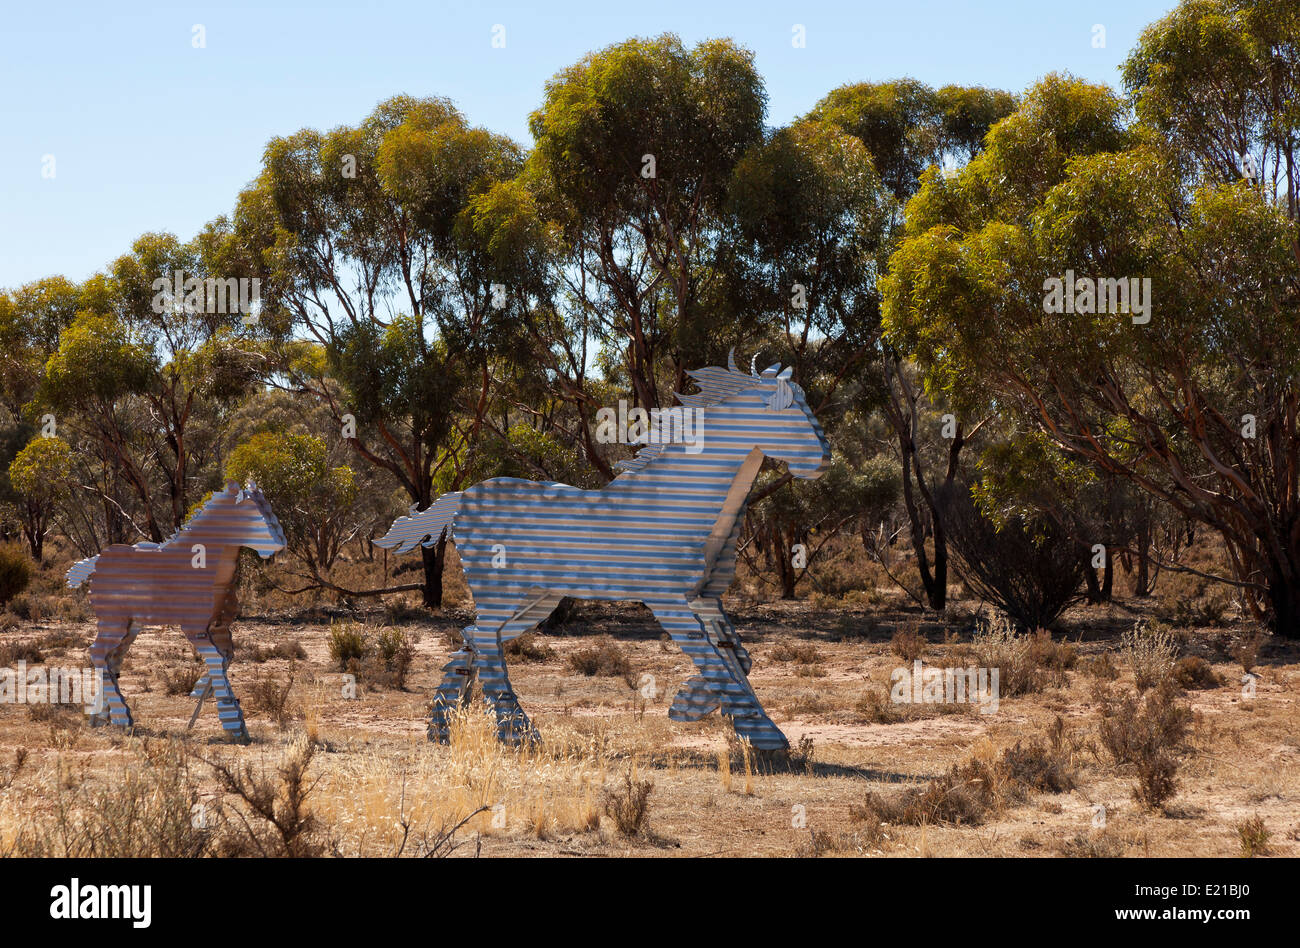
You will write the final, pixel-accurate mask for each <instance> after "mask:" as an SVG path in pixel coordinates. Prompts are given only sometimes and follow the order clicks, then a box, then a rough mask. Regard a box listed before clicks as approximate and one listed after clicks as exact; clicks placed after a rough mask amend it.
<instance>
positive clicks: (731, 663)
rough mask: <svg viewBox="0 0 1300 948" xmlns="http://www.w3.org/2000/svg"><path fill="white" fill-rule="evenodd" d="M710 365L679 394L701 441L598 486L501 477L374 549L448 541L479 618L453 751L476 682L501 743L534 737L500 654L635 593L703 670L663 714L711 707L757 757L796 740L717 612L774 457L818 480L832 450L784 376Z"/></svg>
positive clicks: (670, 446)
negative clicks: (599, 602)
mask: <svg viewBox="0 0 1300 948" xmlns="http://www.w3.org/2000/svg"><path fill="white" fill-rule="evenodd" d="M728 363H729V367H728V368H725V369H724V368H719V367H710V368H704V369H699V370H697V371H694V372H691V373H689V374H690V375H691V377H692V378H693V379H695V381H696V383H697V384H698V386H699V388H700V391H699V392H698V393H697V394H694V395H678V396H677V397H678V399H679V400H680V401H681V403H682V405H683V406H685V407H686V408H688V409H691V410H693V411H696V412H698V413H699V417H700V423H701V427H700V429H699V431H698V440H697V441H696V442H694V443H689V444H688V443H684V442H682V441H678V442H677V443H651V444H647V445H646V446H645V447H643V448H642V449H641V450H640V451H639V452H638V454H637V455H636V457H635V458H633V459H632V460H630V461H627V462H624V464H623V466H624V468H625V470H624V472H623V473H621V474H620V475H619V476H618V477H616V478H615V479H614V480H613V481H611V482H610V483H609V484H608V485H607V486H606V487H605V488H604V489H603V490H580V489H579V488H576V487H570V486H568V485H567V484H557V483H545V482H537V481H529V480H523V479H520V478H514V477H499V478H493V479H491V480H487V481H483V482H482V483H480V484H476V485H475V486H473V487H471V488H469V489H467V490H465V491H463V492H458V493H452V494H445V495H443V496H442V497H440V498H438V500H437V501H436V502H435V503H434V504H433V505H432V506H430V507H429V508H428V509H427V510H424V511H422V512H418V513H417V512H416V511H415V510H414V508H412V511H411V516H409V517H400V518H398V520H397V521H396V522H395V523H394V524H393V525H392V527H391V528H390V529H389V531H388V533H387V535H386V536H384V537H383V538H381V539H379V540H376V541H375V542H376V543H377V544H378V545H380V546H382V547H385V548H388V549H393V550H396V551H397V552H399V553H406V552H409V551H410V550H412V549H414V548H415V546H416V545H417V544H424V545H426V546H428V545H430V544H433V543H436V542H437V541H438V539H439V537H440V536H441V535H442V532H443V530H444V529H449V530H451V531H452V532H453V534H454V537H455V541H456V549H457V551H458V552H459V554H460V558H461V562H462V563H463V564H464V568H465V578H466V581H467V582H468V584H469V586H470V589H471V591H472V593H473V595H474V602H475V604H476V605H477V607H478V616H477V619H476V621H475V623H474V625H471V626H468V627H467V628H466V629H465V630H464V633H463V634H464V640H465V648H464V649H463V650H461V651H458V652H456V653H454V654H453V656H452V660H451V662H450V663H448V664H447V665H446V667H445V668H444V669H443V671H444V677H443V680H442V683H441V685H440V686H439V687H438V690H437V692H436V694H435V697H434V702H433V711H432V715H431V719H430V725H429V737H430V738H431V739H433V740H439V741H444V742H445V741H446V740H447V736H448V712H449V711H450V710H451V709H452V708H453V707H455V706H456V705H457V704H458V703H460V702H462V701H464V700H465V699H466V698H467V696H468V693H469V687H470V683H471V680H472V679H473V677H475V676H477V678H478V680H479V682H480V683H481V687H482V691H483V694H484V697H485V698H486V699H487V700H488V701H490V702H491V704H492V706H493V708H494V709H495V712H496V717H497V726H498V736H499V737H500V739H501V740H504V741H509V742H517V741H520V740H525V739H531V738H533V737H534V736H535V735H534V732H533V730H532V726H531V725H530V723H529V721H528V717H527V716H526V715H525V714H524V712H523V709H522V708H520V706H519V702H518V700H517V699H516V697H515V695H514V692H513V691H512V690H511V687H510V680H509V677H508V676H507V673H506V666H505V660H504V657H503V654H502V645H503V643H504V642H506V641H508V640H509V639H512V638H515V637H516V636H518V635H521V634H523V633H524V632H526V631H528V630H529V629H532V628H533V627H535V626H536V625H537V623H539V622H541V621H542V620H543V619H545V618H546V617H547V616H548V615H550V613H551V611H552V610H553V609H554V608H555V607H556V605H557V604H558V603H559V601H560V599H561V598H562V597H564V596H573V597H576V598H581V599H606V600H620V599H638V600H641V601H642V602H644V603H645V604H646V605H647V606H648V607H649V608H650V609H651V611H652V612H653V613H654V615H655V618H656V619H658V621H659V623H660V624H661V625H662V626H663V627H664V629H666V630H667V632H668V634H669V635H671V636H672V638H673V641H675V642H676V643H677V644H678V645H679V646H680V647H681V648H682V650H683V651H685V653H686V654H687V655H688V656H689V657H690V658H691V659H692V661H694V663H695V667H696V675H695V676H694V677H692V678H691V679H689V680H688V681H687V682H686V684H685V685H684V686H683V688H682V690H681V691H680V692H679V693H678V694H677V696H676V698H675V699H674V701H673V704H672V707H671V709H670V711H669V716H670V717H672V718H673V719H674V720H678V721H694V720H698V719H699V718H701V717H703V716H704V715H706V714H708V713H709V712H711V711H713V710H715V709H719V708H720V709H721V711H722V713H723V714H725V715H728V716H729V717H731V719H732V721H733V723H734V725H735V729H736V733H737V734H739V735H740V736H742V737H744V738H747V739H748V740H749V741H750V743H751V744H752V746H754V747H756V748H760V749H782V748H786V747H788V746H789V744H788V742H787V741H786V739H785V735H784V734H782V733H781V731H780V729H779V728H777V726H776V725H775V724H774V723H773V722H772V720H771V719H770V718H769V717H768V716H767V714H766V713H765V712H764V711H763V708H762V706H761V705H760V704H759V701H758V698H757V697H756V696H755V694H754V690H753V688H752V687H751V686H750V684H749V679H748V673H749V669H750V658H749V654H748V653H747V652H746V651H745V649H744V647H743V646H742V645H741V644H740V637H739V635H737V633H736V630H735V628H734V627H733V626H732V624H731V622H730V620H729V619H728V618H727V615H726V613H725V612H723V609H722V598H721V597H722V594H723V593H724V592H725V591H726V589H727V587H728V586H729V585H730V584H731V581H732V579H733V577H734V576H735V572H736V542H737V538H738V537H739V535H740V525H741V523H742V521H743V519H744V512H745V503H746V499H747V497H748V495H749V491H750V487H751V486H752V485H753V482H754V478H755V477H756V476H757V474H758V471H759V467H760V466H761V465H762V462H763V458H764V456H767V457H770V458H773V459H776V460H783V461H785V462H786V463H787V464H788V465H789V470H790V472H791V473H792V474H794V475H796V476H798V477H804V478H815V477H818V476H820V475H821V474H822V473H823V472H824V471H825V470H826V468H827V466H828V465H829V464H830V445H829V443H828V442H827V440H826V436H825V434H824V433H823V432H822V428H821V425H819V424H818V423H817V419H816V418H815V417H814V416H813V414H812V412H811V410H810V409H809V408H808V403H807V401H806V400H805V398H804V393H803V390H802V389H800V387H799V386H798V385H796V384H795V383H794V382H792V381H790V369H788V368H787V369H785V370H784V371H782V370H781V367H780V366H779V365H774V366H771V367H770V368H768V369H767V370H765V371H764V372H763V373H762V374H757V373H754V372H749V373H746V372H743V371H740V370H738V369H737V368H736V363H735V357H734V353H733V354H732V356H731V358H729V360H728Z"/></svg>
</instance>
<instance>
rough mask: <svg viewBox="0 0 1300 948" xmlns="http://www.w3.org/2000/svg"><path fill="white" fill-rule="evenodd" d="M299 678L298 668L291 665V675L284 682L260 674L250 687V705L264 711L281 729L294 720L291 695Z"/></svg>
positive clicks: (253, 708) (254, 708) (255, 709)
mask: <svg viewBox="0 0 1300 948" xmlns="http://www.w3.org/2000/svg"><path fill="white" fill-rule="evenodd" d="M296 677H297V668H296V667H295V666H294V665H293V664H290V665H289V673H288V675H287V676H286V677H285V679H284V681H283V682H280V681H277V680H276V679H275V678H273V677H271V676H270V675H264V674H261V673H260V672H259V674H258V675H257V677H256V678H254V679H253V681H252V682H251V683H250V685H249V686H248V705H249V707H250V708H251V709H252V710H254V711H264V712H266V714H267V716H268V717H270V719H271V720H272V721H274V722H275V723H276V725H277V726H279V727H284V726H285V725H287V724H288V723H289V722H290V721H291V720H292V718H293V715H292V714H291V713H290V710H289V693H290V692H291V691H292V690H293V682H294V679H295V678H296Z"/></svg>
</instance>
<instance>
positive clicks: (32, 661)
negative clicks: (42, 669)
mask: <svg viewBox="0 0 1300 948" xmlns="http://www.w3.org/2000/svg"><path fill="white" fill-rule="evenodd" d="M43 661H45V654H44V653H43V652H42V651H41V650H40V648H39V647H38V646H37V645H36V643H35V642H0V666H4V667H6V668H8V667H11V666H13V665H16V664H17V663H18V662H26V663H27V664H29V665H36V664H39V663H40V662H43Z"/></svg>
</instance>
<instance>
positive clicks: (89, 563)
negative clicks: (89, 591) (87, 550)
mask: <svg viewBox="0 0 1300 948" xmlns="http://www.w3.org/2000/svg"><path fill="white" fill-rule="evenodd" d="M97 559H99V557H98V556H92V557H90V558H88V559H84V560H78V561H77V562H75V563H73V564H72V568H71V569H69V570H68V585H69V586H71V587H72V588H73V589H76V588H77V587H79V586H80V585H81V584H82V583H84V582H85V581H86V578H87V577H88V576H90V574H91V573H93V572H94V571H95V560H97Z"/></svg>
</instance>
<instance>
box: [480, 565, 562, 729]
mask: <svg viewBox="0 0 1300 948" xmlns="http://www.w3.org/2000/svg"><path fill="white" fill-rule="evenodd" d="M560 598H561V597H560V595H559V594H558V593H552V592H547V591H545V590H540V591H536V592H533V593H530V594H528V595H527V596H526V597H525V598H523V599H522V600H521V599H520V598H518V597H514V598H511V599H497V600H492V599H487V600H485V601H483V602H482V604H481V605H480V606H479V611H478V620H477V622H476V623H475V625H474V626H473V627H472V629H473V631H472V632H471V631H469V630H466V639H467V641H468V642H469V647H470V651H471V652H472V653H473V670H474V672H475V674H476V676H477V677H478V681H479V684H480V685H481V686H482V688H483V697H484V698H485V699H487V700H488V701H489V702H490V703H491V705H492V709H493V710H494V711H495V712H496V717H497V737H498V738H499V739H500V740H502V741H503V742H505V743H507V744H518V743H521V742H523V741H533V740H537V732H536V731H535V730H534V729H533V726H532V724H531V723H530V722H529V720H528V715H527V714H525V713H524V709H523V708H521V707H520V706H519V699H518V698H517V697H516V696H515V692H514V689H513V688H511V687H510V675H509V673H508V672H507V671H506V660H505V654H504V645H505V642H506V640H508V639H513V638H515V637H516V636H519V635H522V634H523V633H524V632H527V631H528V630H529V629H531V628H533V627H534V626H536V625H537V623H539V622H541V621H542V620H543V619H545V618H546V617H547V616H549V615H550V614H551V613H552V612H553V611H554V609H555V607H556V605H558V604H559V601H560Z"/></svg>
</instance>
